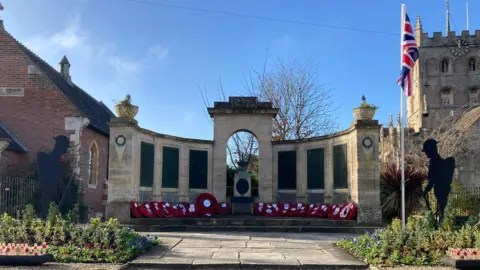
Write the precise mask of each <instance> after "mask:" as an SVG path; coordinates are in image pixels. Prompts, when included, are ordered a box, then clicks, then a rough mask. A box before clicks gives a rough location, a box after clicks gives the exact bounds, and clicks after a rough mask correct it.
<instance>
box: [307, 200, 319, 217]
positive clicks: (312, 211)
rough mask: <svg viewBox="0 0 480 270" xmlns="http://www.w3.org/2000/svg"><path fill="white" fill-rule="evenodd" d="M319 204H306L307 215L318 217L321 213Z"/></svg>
mask: <svg viewBox="0 0 480 270" xmlns="http://www.w3.org/2000/svg"><path fill="white" fill-rule="evenodd" d="M320 207H321V205H320V204H313V203H312V204H310V205H309V206H308V211H307V217H319V216H320V213H321V209H320Z"/></svg>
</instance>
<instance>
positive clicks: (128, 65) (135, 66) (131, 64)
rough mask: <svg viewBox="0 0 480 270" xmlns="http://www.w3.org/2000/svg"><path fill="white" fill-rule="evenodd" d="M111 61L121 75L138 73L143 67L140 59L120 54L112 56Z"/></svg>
mask: <svg viewBox="0 0 480 270" xmlns="http://www.w3.org/2000/svg"><path fill="white" fill-rule="evenodd" d="M109 61H110V65H112V66H113V68H115V70H116V71H117V73H118V74H119V75H124V74H130V73H137V72H139V71H140V68H141V63H140V61H131V60H127V59H123V58H120V57H118V56H111V57H110V59H109Z"/></svg>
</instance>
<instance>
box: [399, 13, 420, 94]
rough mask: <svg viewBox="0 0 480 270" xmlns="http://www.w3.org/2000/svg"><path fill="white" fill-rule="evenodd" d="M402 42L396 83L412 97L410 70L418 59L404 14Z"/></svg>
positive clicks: (408, 21) (410, 26)
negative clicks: (400, 65)
mask: <svg viewBox="0 0 480 270" xmlns="http://www.w3.org/2000/svg"><path fill="white" fill-rule="evenodd" d="M402 34H403V42H402V51H403V54H402V71H401V73H400V78H398V81H397V83H398V84H400V86H401V87H402V89H403V91H406V92H407V95H408V96H411V95H412V69H413V67H414V66H415V62H416V61H417V59H418V57H419V52H418V47H417V42H416V41H415V35H414V34H413V28H412V25H411V24H410V19H409V18H408V15H407V14H405V23H404V25H403V33H402Z"/></svg>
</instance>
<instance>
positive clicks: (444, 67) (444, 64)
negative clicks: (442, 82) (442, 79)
mask: <svg viewBox="0 0 480 270" xmlns="http://www.w3.org/2000/svg"><path fill="white" fill-rule="evenodd" d="M448 66H449V63H448V60H447V59H443V60H442V63H441V64H440V71H441V72H442V73H447V72H448Z"/></svg>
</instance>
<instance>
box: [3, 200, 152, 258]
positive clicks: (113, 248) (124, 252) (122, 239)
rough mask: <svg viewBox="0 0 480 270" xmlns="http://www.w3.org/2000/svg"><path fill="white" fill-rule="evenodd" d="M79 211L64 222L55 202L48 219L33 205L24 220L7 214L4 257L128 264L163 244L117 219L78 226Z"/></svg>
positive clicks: (72, 212)
mask: <svg viewBox="0 0 480 270" xmlns="http://www.w3.org/2000/svg"><path fill="white" fill-rule="evenodd" d="M77 212H78V207H74V208H73V209H72V210H71V211H70V212H69V213H68V214H66V215H65V216H66V218H65V219H64V218H62V216H61V214H60V213H59V211H58V208H57V207H56V205H55V204H54V203H52V204H51V205H50V209H49V213H48V218H47V219H46V220H42V219H40V218H38V217H37V216H35V213H34V211H33V207H32V206H27V208H26V209H25V210H24V211H23V218H22V219H15V218H12V217H10V216H9V215H8V214H6V213H5V214H3V215H2V216H1V218H0V255H33V256H36V255H40V254H45V253H48V254H52V255H53V258H54V261H56V262H77V263H80V262H83V263H99V262H105V263H125V262H127V261H129V260H131V259H132V258H134V257H136V256H137V255H139V254H141V253H144V252H146V251H147V250H149V249H150V248H152V247H153V246H155V245H157V244H158V243H159V240H158V238H157V237H153V236H149V235H147V236H142V235H139V234H138V233H136V232H135V231H133V230H131V229H128V228H124V227H122V226H121V225H120V223H119V222H118V220H116V219H109V220H107V221H106V222H105V224H102V223H101V221H100V219H99V218H93V219H91V220H90V222H89V224H88V225H86V226H81V227H80V226H76V224H75V223H74V222H75V220H76V219H77V216H78V214H77ZM42 242H43V244H42V245H37V244H35V243H42ZM2 243H5V244H2ZM14 243H17V244H14ZM18 243H22V244H18ZM46 243H49V245H48V246H47V245H46Z"/></svg>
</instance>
